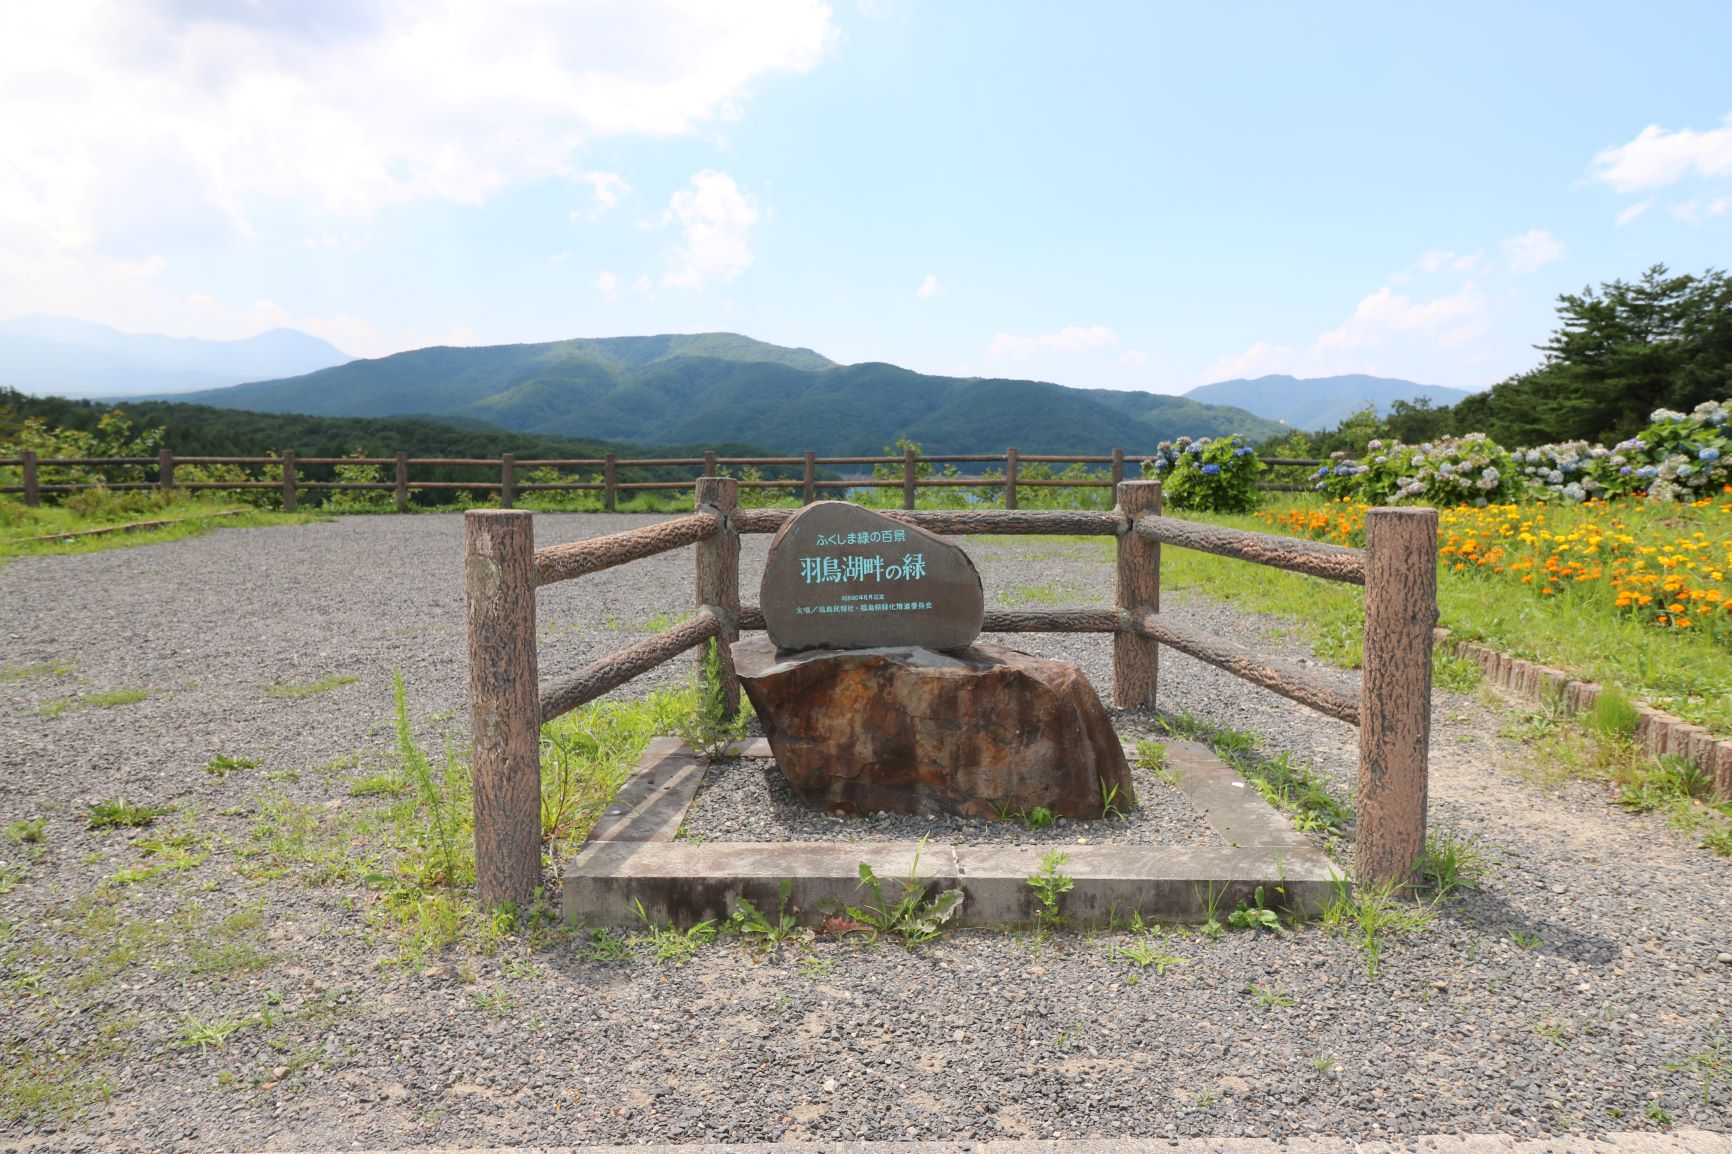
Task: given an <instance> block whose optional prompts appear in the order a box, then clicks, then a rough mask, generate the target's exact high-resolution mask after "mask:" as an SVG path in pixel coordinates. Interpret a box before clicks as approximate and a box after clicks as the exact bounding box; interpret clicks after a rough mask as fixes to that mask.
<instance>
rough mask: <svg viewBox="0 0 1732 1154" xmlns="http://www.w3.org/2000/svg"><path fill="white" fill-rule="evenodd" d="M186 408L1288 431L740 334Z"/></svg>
mask: <svg viewBox="0 0 1732 1154" xmlns="http://www.w3.org/2000/svg"><path fill="white" fill-rule="evenodd" d="M174 399H175V400H177V401H186V402H191V403H195V404H205V405H216V406H219V407H223V408H234V409H248V410H253V411H257V412H270V413H281V412H297V413H308V414H313V415H318V416H357V417H359V416H395V415H408V414H426V415H430V416H434V417H440V418H445V419H465V418H467V419H476V420H482V421H487V422H489V423H491V424H495V425H498V426H501V427H503V428H507V429H512V430H515V431H518V432H525V433H540V434H547V435H559V436H578V437H595V438H601V439H605V440H616V441H630V442H634V443H637V444H645V445H664V444H665V445H671V444H678V443H692V442H705V441H740V442H750V443H753V444H759V445H766V446H769V447H772V448H775V449H778V450H781V451H784V452H794V451H799V450H803V449H813V450H816V451H817V452H819V453H822V454H826V455H845V456H854V455H868V454H874V453H877V452H878V451H879V450H881V449H882V448H883V447H884V446H885V445H887V444H890V443H892V442H894V441H895V440H896V439H897V438H898V437H904V436H905V437H908V438H909V439H911V440H913V441H916V442H918V443H919V444H920V445H921V446H922V447H923V448H924V450H925V451H926V452H928V453H933V454H943V453H983V452H998V451H1002V450H1003V449H1004V448H1005V447H1006V446H1010V445H1015V446H1017V447H1018V448H1019V449H1022V450H1023V451H1025V452H1030V453H1063V452H1086V453H1099V452H1102V451H1104V450H1105V449H1108V448H1111V447H1113V446H1121V447H1123V448H1125V449H1127V450H1129V451H1131V452H1133V453H1136V452H1147V451H1149V450H1151V449H1153V448H1154V446H1155V444H1156V443H1157V442H1158V441H1161V440H1164V439H1170V438H1172V437H1175V436H1178V435H1180V434H1189V435H1191V436H1221V435H1223V434H1227V433H1243V434H1244V435H1246V436H1247V437H1249V438H1251V439H1252V440H1262V439H1264V438H1266V437H1271V436H1276V435H1278V434H1280V433H1281V432H1282V431H1283V430H1282V428H1281V426H1279V425H1278V424H1276V423H1274V422H1272V421H1267V420H1263V419H1261V418H1258V417H1256V416H1254V415H1252V414H1251V413H1249V412H1245V411H1244V410H1241V409H1234V408H1227V407H1222V406H1219V405H1210V404H1202V403H1199V402H1197V401H1195V400H1192V399H1189V398H1185V397H1173V396H1167V395H1164V394H1159V393H1136V392H1119V391H1115V390H1110V389H1071V388H1065V387H1063V386H1060V385H1055V384H1051V383H1048V382H1044V381H1028V380H1003V379H988V378H979V377H940V376H929V375H926V374H922V373H916V372H912V371H910V370H908V369H904V368H899V367H897V366H895V365H890V364H883V363H877V362H865V363H862V364H856V365H839V364H836V363H835V362H833V361H831V360H829V359H828V358H826V357H823V356H820V355H819V354H817V353H815V352H813V351H812V350H810V349H794V348H785V347H782V346H779V345H771V344H767V343H765V342H762V341H757V340H753V339H752V338H750V337H744V336H740V335H738V334H735V333H696V334H680V335H663V336H648V337H600V338H587V339H578V340H568V341H552V342H548V343H544V344H524V345H495V346H483V347H477V348H444V347H441V348H429V349H416V350H414V351H411V352H403V353H397V354H394V355H392V356H388V357H381V358H379V359H377V360H364V361H352V362H350V363H348V364H345V365H339V366H336V367H333V368H327V369H322V370H320V371H318V372H313V373H308V374H305V375H302V376H298V377H292V378H288V379H284V380H272V381H260V382H255V383H251V384H244V385H237V386H234V387H231V388H224V389H216V390H210V391H205V392H199V393H193V394H189V395H183V396H177V397H175V398H174Z"/></svg>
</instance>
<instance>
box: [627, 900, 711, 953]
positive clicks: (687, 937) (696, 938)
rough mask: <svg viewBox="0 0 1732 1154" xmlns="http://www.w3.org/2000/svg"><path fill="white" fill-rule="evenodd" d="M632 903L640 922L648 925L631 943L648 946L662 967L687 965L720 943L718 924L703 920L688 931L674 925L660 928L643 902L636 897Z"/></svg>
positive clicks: (634, 936)
mask: <svg viewBox="0 0 1732 1154" xmlns="http://www.w3.org/2000/svg"><path fill="white" fill-rule="evenodd" d="M631 904H632V908H633V909H635V910H636V911H637V916H638V920H639V921H641V922H642V923H643V924H644V932H643V933H641V934H635V935H633V936H632V937H631V938H630V939H629V940H630V941H631V943H632V944H633V945H645V946H648V947H649V948H650V952H651V953H652V954H653V955H654V957H655V961H656V965H658V966H659V965H661V964H662V963H663V962H673V963H674V964H675V965H684V964H685V963H687V962H689V961H691V960H692V959H693V958H695V957H697V956H698V951H699V950H700V949H702V948H703V947H704V946H706V945H708V944H709V943H711V942H713V941H715V940H716V924H715V923H714V922H712V921H707V920H706V921H701V922H698V923H697V924H695V925H693V926H691V927H689V928H687V929H684V930H682V929H678V928H677V927H675V926H672V925H666V926H658V925H656V924H655V922H653V921H651V920H650V916H649V911H647V910H645V909H644V908H643V903H642V902H641V901H639V900H638V899H636V898H633V899H632V902H631Z"/></svg>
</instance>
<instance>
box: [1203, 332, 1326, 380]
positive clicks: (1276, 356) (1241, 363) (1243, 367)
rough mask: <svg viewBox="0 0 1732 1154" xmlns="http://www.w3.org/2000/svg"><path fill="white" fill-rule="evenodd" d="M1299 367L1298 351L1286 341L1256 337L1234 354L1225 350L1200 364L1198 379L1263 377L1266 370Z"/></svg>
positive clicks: (1299, 369) (1276, 370) (1298, 369)
mask: <svg viewBox="0 0 1732 1154" xmlns="http://www.w3.org/2000/svg"><path fill="white" fill-rule="evenodd" d="M1303 368H1304V366H1303V364H1302V363H1301V358H1300V357H1299V355H1298V354H1297V353H1295V352H1294V351H1293V350H1292V349H1290V348H1288V347H1287V346H1286V345H1277V344H1272V343H1270V342H1269V341H1256V342H1254V343H1253V344H1252V345H1251V347H1250V348H1248V349H1246V350H1245V351H1244V352H1242V353H1239V354H1238V355H1237V356H1235V355H1232V354H1228V355H1227V356H1224V357H1220V358H1219V359H1217V360H1215V361H1212V362H1211V363H1209V364H1208V365H1206V366H1204V368H1203V371H1202V373H1201V374H1200V375H1199V379H1198V383H1199V384H1209V383H1212V382H1214V381H1229V380H1237V379H1239V378H1241V377H1247V378H1255V377H1263V376H1268V375H1269V374H1270V373H1295V372H1299V371H1301V370H1303Z"/></svg>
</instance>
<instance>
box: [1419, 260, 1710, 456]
mask: <svg viewBox="0 0 1732 1154" xmlns="http://www.w3.org/2000/svg"><path fill="white" fill-rule="evenodd" d="M1557 311H1558V317H1559V321H1560V323H1559V327H1558V328H1557V330H1556V331H1555V332H1553V333H1552V336H1551V339H1550V340H1548V341H1547V342H1546V343H1545V344H1543V345H1540V346H1538V347H1539V348H1540V350H1541V351H1542V352H1544V353H1545V356H1546V359H1545V362H1544V363H1543V364H1541V365H1540V366H1539V367H1538V368H1536V369H1533V370H1531V371H1529V372H1526V373H1522V374H1521V375H1519V376H1516V377H1512V378H1510V379H1509V380H1507V381H1504V382H1503V383H1501V384H1498V385H1496V386H1494V387H1493V388H1492V389H1491V390H1489V391H1488V392H1485V393H1480V394H1477V395H1475V396H1472V397H1468V398H1466V399H1465V400H1463V401H1461V402H1460V403H1459V404H1457V405H1456V406H1455V411H1454V413H1453V414H1452V420H1451V424H1452V427H1453V431H1459V430H1461V429H1464V428H1475V429H1479V430H1481V431H1484V432H1486V433H1489V434H1491V436H1492V437H1493V439H1495V440H1498V441H1500V442H1502V443H1504V444H1506V445H1537V444H1542V443H1545V442H1549V441H1561V440H1576V439H1580V440H1600V441H1605V442H1607V443H1611V442H1614V441H1618V440H1621V439H1623V438H1625V437H1629V436H1633V435H1634V434H1635V433H1636V432H1637V431H1639V430H1640V429H1642V428H1643V427H1644V426H1646V425H1647V423H1648V415H1649V414H1650V413H1651V412H1653V411H1654V410H1655V409H1676V410H1680V411H1688V410H1690V409H1691V408H1693V407H1694V406H1695V405H1696V404H1698V403H1699V402H1701V401H1706V400H1712V399H1714V398H1716V397H1720V396H1724V395H1726V394H1727V393H1728V392H1729V391H1732V280H1729V279H1728V278H1727V276H1726V274H1725V273H1723V272H1720V271H1718V270H1715V269H1709V270H1708V271H1706V272H1704V273H1703V274H1702V275H1701V276H1690V275H1683V276H1672V275H1670V274H1669V273H1668V272H1667V269H1666V266H1664V265H1654V266H1653V267H1652V268H1650V269H1648V271H1647V272H1645V273H1643V274H1642V277H1641V279H1640V280H1638V281H1636V282H1634V283H1627V282H1625V281H1622V280H1615V281H1612V282H1610V283H1609V284H1602V285H1601V286H1600V287H1599V288H1598V289H1593V288H1585V289H1583V290H1582V291H1581V292H1580V293H1564V294H1562V295H1561V296H1559V297H1558V309H1557Z"/></svg>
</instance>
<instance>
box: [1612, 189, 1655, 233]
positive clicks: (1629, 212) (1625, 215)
mask: <svg viewBox="0 0 1732 1154" xmlns="http://www.w3.org/2000/svg"><path fill="white" fill-rule="evenodd" d="M1653 207H1654V198H1653V197H1651V196H1650V197H1649V198H1648V199H1647V200H1638V201H1637V202H1636V203H1635V204H1632V205H1630V206H1629V207H1628V208H1626V209H1624V210H1623V211H1622V212H1620V213H1618V227H1619V228H1623V227H1624V226H1625V225H1626V224H1629V223H1630V222H1631V221H1632V220H1635V219H1636V218H1637V217H1638V216H1641V215H1642V214H1643V213H1644V212H1647V211H1648V210H1649V209H1650V208H1653Z"/></svg>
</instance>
